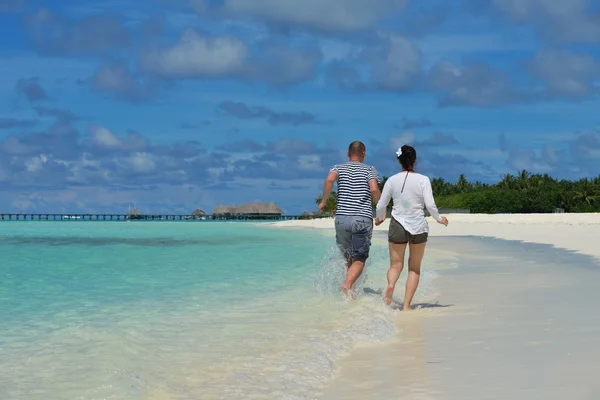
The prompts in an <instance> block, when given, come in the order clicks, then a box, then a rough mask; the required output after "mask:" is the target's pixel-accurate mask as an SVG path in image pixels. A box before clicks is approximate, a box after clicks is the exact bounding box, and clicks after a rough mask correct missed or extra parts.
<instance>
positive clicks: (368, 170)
mask: <svg viewBox="0 0 600 400" xmlns="http://www.w3.org/2000/svg"><path fill="white" fill-rule="evenodd" d="M331 170H332V171H335V172H337V173H338V180H337V184H338V189H337V198H338V200H337V209H336V215H356V216H361V217H368V218H373V197H372V195H371V190H370V189H369V181H371V180H373V179H375V180H376V181H377V182H379V175H378V174H377V170H376V169H375V167H372V166H370V165H366V164H363V163H361V162H359V161H349V162H345V163H343V164H337V165H334V166H333V168H331Z"/></svg>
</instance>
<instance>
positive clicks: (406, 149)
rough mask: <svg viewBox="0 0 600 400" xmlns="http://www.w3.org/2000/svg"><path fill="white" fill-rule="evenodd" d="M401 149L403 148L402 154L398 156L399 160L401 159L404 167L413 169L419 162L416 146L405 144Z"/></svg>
mask: <svg viewBox="0 0 600 400" xmlns="http://www.w3.org/2000/svg"><path fill="white" fill-rule="evenodd" d="M400 150H402V154H400V157H398V161H400V164H401V165H402V168H404V169H406V170H411V169H413V168H414V167H415V164H416V163H417V151H416V150H415V148H414V147H412V146H409V145H407V144H405V145H404V146H402V147H401V148H400Z"/></svg>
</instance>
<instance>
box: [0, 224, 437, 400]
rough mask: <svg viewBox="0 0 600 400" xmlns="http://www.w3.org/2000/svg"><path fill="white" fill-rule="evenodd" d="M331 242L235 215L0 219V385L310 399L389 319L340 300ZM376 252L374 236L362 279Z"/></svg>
mask: <svg viewBox="0 0 600 400" xmlns="http://www.w3.org/2000/svg"><path fill="white" fill-rule="evenodd" d="M332 245H333V237H332V236H331V235H327V233H326V232H325V233H323V232H316V231H302V230H288V229H277V228H273V227H267V226H260V225H257V224H250V223H236V222H233V223H228V222H219V223H215V222H208V223H181V222H172V223H171V222H157V223H143V222H142V223H137V222H45V221H43V222H7V223H2V224H0V321H2V324H1V326H0V398H2V399H4V398H6V399H263V398H264V399H273V398H278V399H305V398H306V399H308V398H315V397H316V396H317V395H318V393H319V390H320V388H322V387H323V385H324V384H325V383H326V382H327V380H328V379H329V378H330V377H331V374H332V371H333V370H334V368H335V365H336V362H337V360H338V359H339V358H340V357H341V356H343V355H344V354H347V353H348V351H349V350H350V349H351V348H352V347H353V346H355V345H356V344H360V343H364V342H370V341H382V340H385V339H387V338H390V337H391V336H392V335H393V334H394V330H395V327H394V323H393V316H392V314H393V311H391V310H390V309H388V308H386V307H384V306H383V305H382V304H381V301H380V298H379V297H377V296H371V297H372V298H370V296H368V295H363V296H362V297H361V298H360V299H359V300H358V301H355V302H351V303H348V302H346V301H345V300H343V298H342V296H341V295H340V294H339V292H338V289H339V284H340V283H341V279H342V276H343V271H344V270H343V265H342V263H341V260H339V258H338V256H337V253H336V252H335V251H334V250H333V248H332ZM386 262H387V252H386V251H385V248H384V247H382V246H379V247H378V245H374V247H373V250H372V259H371V261H370V264H369V265H368V267H367V271H366V274H365V277H364V279H363V280H362V281H361V282H360V285H361V287H362V288H365V287H367V288H368V287H370V286H373V287H374V288H375V289H378V288H380V287H381V286H382V282H383V280H384V279H385V268H387V265H386ZM369 276H376V277H377V278H369ZM377 285H379V286H378V287H375V286H377ZM421 287H422V288H426V287H427V282H426V279H425V282H424V283H423V284H422V286H421ZM423 290H426V289H423Z"/></svg>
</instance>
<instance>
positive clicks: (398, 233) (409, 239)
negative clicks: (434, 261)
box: [388, 218, 428, 244]
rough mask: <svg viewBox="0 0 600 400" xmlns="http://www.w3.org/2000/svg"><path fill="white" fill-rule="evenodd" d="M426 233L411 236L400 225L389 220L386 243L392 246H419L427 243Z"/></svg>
mask: <svg viewBox="0 0 600 400" xmlns="http://www.w3.org/2000/svg"><path fill="white" fill-rule="evenodd" d="M427 236H428V233H427V232H423V233H419V234H417V235H413V234H411V233H410V232H408V231H407V230H406V229H404V227H403V226H402V224H401V223H400V222H398V221H396V220H395V219H394V218H391V221H390V228H389V230H388V241H389V242H390V243H394V244H406V243H412V244H421V243H425V242H427Z"/></svg>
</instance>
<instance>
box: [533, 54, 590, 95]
mask: <svg viewBox="0 0 600 400" xmlns="http://www.w3.org/2000/svg"><path fill="white" fill-rule="evenodd" d="M532 66H533V70H534V72H535V74H536V75H538V76H539V77H540V78H541V79H542V80H543V81H544V82H545V84H546V86H547V88H548V90H549V91H550V92H551V93H554V94H559V95H566V96H569V97H584V96H586V95H588V94H590V93H591V92H592V91H593V90H594V81H595V80H596V79H598V78H600V62H598V61H596V60H595V59H594V57H592V56H591V55H590V54H577V53H572V52H568V51H562V50H542V51H540V52H538V53H537V54H536V55H535V57H534V59H533V62H532Z"/></svg>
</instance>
